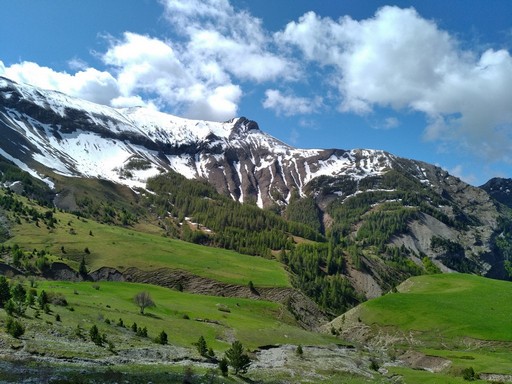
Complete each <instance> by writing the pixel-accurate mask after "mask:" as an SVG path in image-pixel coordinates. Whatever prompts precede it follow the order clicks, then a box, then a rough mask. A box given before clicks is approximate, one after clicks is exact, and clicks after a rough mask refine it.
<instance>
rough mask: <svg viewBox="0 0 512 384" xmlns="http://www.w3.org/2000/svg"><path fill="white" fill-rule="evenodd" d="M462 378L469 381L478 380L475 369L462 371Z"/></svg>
mask: <svg viewBox="0 0 512 384" xmlns="http://www.w3.org/2000/svg"><path fill="white" fill-rule="evenodd" d="M462 377H463V378H464V380H467V381H474V380H476V379H477V378H478V377H477V375H476V374H475V370H474V369H473V367H469V368H464V369H463V370H462Z"/></svg>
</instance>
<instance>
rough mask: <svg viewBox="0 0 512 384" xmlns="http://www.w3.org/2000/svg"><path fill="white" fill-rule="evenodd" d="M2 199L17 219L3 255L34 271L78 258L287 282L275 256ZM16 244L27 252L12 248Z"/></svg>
mask: <svg viewBox="0 0 512 384" xmlns="http://www.w3.org/2000/svg"><path fill="white" fill-rule="evenodd" d="M3 201H5V202H9V203H8V204H7V203H5V204H4V205H3V207H4V209H6V210H8V213H7V217H8V218H9V219H10V220H11V221H12V222H14V223H16V222H17V223H18V224H15V225H14V226H13V227H12V228H11V235H12V237H11V238H10V239H9V240H8V241H6V242H5V243H4V248H5V250H4V255H3V257H4V258H6V259H7V260H8V261H10V262H13V261H14V259H13V257H14V256H13V255H14V252H17V254H18V256H17V257H16V258H15V259H16V262H15V263H14V265H15V266H16V267H18V268H23V269H25V270H27V271H30V272H36V271H37V270H40V269H41V268H40V266H41V265H43V264H45V265H48V264H49V263H50V262H53V261H65V262H67V263H69V264H70V265H71V266H72V267H73V268H74V269H75V270H78V265H79V263H80V261H81V260H82V259H85V261H86V263H87V267H88V268H89V270H95V269H98V268H100V267H105V266H108V267H112V268H116V269H119V270H125V269H126V268H128V267H137V268H140V269H143V270H155V269H158V268H164V267H167V268H176V269H183V270H185V271H188V272H190V273H192V274H195V275H198V276H204V277H208V278H211V279H214V280H218V281H222V282H226V283H233V284H240V285H247V283H248V282H249V281H253V283H254V284H256V285H257V286H274V287H276V286H277V287H286V286H289V281H288V276H287V274H286V272H285V270H284V269H283V266H282V265H281V264H280V263H279V262H277V261H275V260H267V259H264V258H259V257H251V256H248V255H242V254H238V253H235V252H232V251H227V250H223V249H219V248H211V247H204V246H199V245H195V244H190V243H186V242H183V241H181V240H175V239H170V238H167V237H163V236H161V235H157V234H151V233H144V232H140V231H135V230H132V229H127V228H123V227H119V226H113V225H106V224H101V223H97V222H95V221H93V220H87V219H84V218H82V217H77V216H76V215H73V214H70V213H66V212H60V211H57V210H50V209H47V208H43V207H40V206H39V205H38V204H36V203H35V202H33V201H28V200H27V199H25V198H23V197H20V196H16V195H13V194H10V193H8V192H4V193H0V203H2V202H3ZM7 207H10V208H7ZM156 230H157V229H153V231H156ZM7 247H9V249H8V248H7ZM17 248H22V251H23V252H21V253H19V252H18V251H14V250H15V249H17ZM44 260H46V262H45V261H44ZM38 266H39V267H38Z"/></svg>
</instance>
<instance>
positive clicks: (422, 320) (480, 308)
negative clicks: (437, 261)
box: [361, 274, 512, 341]
mask: <svg viewBox="0 0 512 384" xmlns="http://www.w3.org/2000/svg"><path fill="white" fill-rule="evenodd" d="M511 298H512V283H510V282H506V281H500V280H492V279H486V278H483V277H478V276H473V275H464V274H442V275H429V276H418V277H413V278H411V279H409V280H408V281H407V282H406V283H404V284H403V285H402V286H401V289H400V293H398V294H388V295H385V296H383V297H381V298H378V299H376V300H371V301H369V302H367V303H365V304H364V306H363V307H362V309H363V310H362V311H361V318H362V319H363V321H364V322H365V323H366V324H378V325H381V326H395V327H398V328H400V329H402V330H407V331H408V330H413V331H420V332H426V333H429V334H432V335H436V337H437V338H442V339H445V340H447V341H449V340H451V339H454V338H457V339H458V338H462V337H467V338H473V339H479V340H493V341H512V320H511V313H512V300H511Z"/></svg>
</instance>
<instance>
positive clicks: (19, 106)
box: [0, 77, 512, 297]
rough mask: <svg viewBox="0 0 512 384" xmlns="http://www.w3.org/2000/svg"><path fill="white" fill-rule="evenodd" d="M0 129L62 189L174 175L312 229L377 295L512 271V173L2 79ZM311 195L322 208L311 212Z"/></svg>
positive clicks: (352, 277) (138, 183)
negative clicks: (287, 137) (497, 174)
mask: <svg viewBox="0 0 512 384" xmlns="http://www.w3.org/2000/svg"><path fill="white" fill-rule="evenodd" d="M0 131H1V134H2V140H1V142H0V155H1V156H2V157H4V158H5V159H7V160H9V161H11V162H12V163H13V164H15V165H16V166H17V167H19V168H20V169H22V170H24V171H26V172H28V173H30V174H31V175H32V176H34V177H35V178H37V179H40V180H43V181H44V182H45V183H46V184H47V185H48V186H49V187H50V188H51V189H53V190H54V191H55V193H57V192H58V191H60V190H62V189H65V186H64V185H63V183H65V181H63V180H69V178H86V179H98V180H103V181H105V180H106V181H110V182H112V183H116V184H122V185H125V186H128V187H130V188H133V189H135V190H138V189H144V188H146V181H147V180H148V178H150V177H154V176H158V175H162V174H165V173H166V172H169V171H174V172H176V173H179V174H181V175H183V176H185V177H186V178H187V179H189V180H198V181H202V182H207V183H209V184H210V185H212V186H213V187H214V188H215V189H216V191H217V192H218V193H220V194H223V195H226V196H228V197H230V198H232V199H233V200H234V201H237V202H240V203H248V204H255V205H257V206H258V207H260V208H265V209H270V210H272V211H273V212H277V213H279V214H280V215H282V216H284V217H285V218H287V219H288V220H294V221H299V222H302V223H305V224H308V225H312V227H316V230H318V231H320V232H322V235H325V236H326V238H327V241H328V242H330V244H331V246H332V249H336V247H339V249H341V250H342V251H341V252H342V253H343V255H344V267H343V268H341V269H338V270H337V273H339V272H342V274H343V276H345V277H346V278H347V279H348V280H349V281H350V283H351V285H352V286H353V287H354V288H355V289H356V290H357V291H358V292H361V293H363V294H364V295H366V296H367V297H373V296H378V295H380V294H382V293H383V292H385V291H386V290H388V289H391V288H392V286H394V285H396V284H397V283H398V282H400V281H402V280H403V279H405V278H406V277H407V276H409V275H411V274H417V273H421V271H423V272H425V271H426V270H428V269H429V268H430V269H431V270H432V269H434V270H435V269H436V268H437V269H439V270H441V271H453V270H455V271H457V270H458V271H465V272H471V273H478V274H482V275H488V276H492V277H498V278H507V276H508V275H507V273H506V268H505V266H506V265H507V263H506V262H507V258H508V256H507V255H508V253H507V250H505V249H503V247H504V246H503V245H502V244H501V243H500V244H498V245H497V242H496V238H497V237H498V236H506V235H508V232H507V228H508V227H507V225H509V224H508V223H509V221H508V220H509V219H508V218H509V216H510V212H509V208H510V207H511V206H512V198H511V197H510V191H511V190H512V181H511V180H506V179H493V180H491V181H489V182H488V183H486V184H485V185H484V186H482V188H477V187H473V186H471V185H468V184H466V183H464V182H463V181H461V180H460V179H458V178H456V177H454V176H452V175H450V174H448V173H447V172H446V171H444V170H442V169H440V168H439V167H436V166H434V165H431V164H427V163H424V162H420V161H415V160H409V159H404V158H400V157H397V156H394V155H392V154H390V153H387V152H385V151H379V150H368V149H354V150H341V149H297V148H294V147H292V146H289V145H287V144H285V143H283V142H281V141H279V140H277V139H275V138H274V137H272V136H270V135H268V134H266V133H265V132H263V131H262V130H260V128H259V127H258V124H257V123H256V122H254V121H251V120H248V119H246V118H243V117H241V118H236V119H233V120H230V121H228V122H223V123H217V122H206V121H196V120H188V119H183V118H179V117H176V116H172V115H169V114H165V113H161V112H156V111H153V110H150V109H146V108H128V109H114V108H110V107H107V106H103V105H98V104H94V103H90V102H87V101H84V100H80V99H76V98H73V97H70V96H67V95H64V94H62V93H59V92H55V91H48V90H43V89H39V88H36V87H33V86H30V85H25V84H18V83H15V82H13V81H11V80H8V79H6V78H1V77H0ZM305 201H310V202H311V204H312V205H313V206H314V209H313V210H310V211H308V212H309V213H307V214H306V216H307V217H304V215H303V213H304V212H305V211H304V209H302V208H301V204H302V203H304V202H305ZM301 202H302V203H301ZM311 212H312V213H311ZM316 222H317V223H318V225H316V224H315V223H316ZM311 223H313V224H311ZM275 251H278V250H275ZM511 257H512V254H511ZM320 264H322V263H320ZM324 267H325V266H324V265H320V266H319V268H321V270H322V271H324V272H325V271H327V272H325V273H326V274H329V272H328V270H324V269H323V268H324Z"/></svg>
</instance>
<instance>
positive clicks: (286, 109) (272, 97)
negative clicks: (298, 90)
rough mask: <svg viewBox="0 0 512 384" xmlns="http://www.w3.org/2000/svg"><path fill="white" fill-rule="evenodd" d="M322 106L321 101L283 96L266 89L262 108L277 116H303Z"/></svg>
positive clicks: (275, 91) (274, 90)
mask: <svg viewBox="0 0 512 384" xmlns="http://www.w3.org/2000/svg"><path fill="white" fill-rule="evenodd" d="M321 105H322V99H321V98H320V97H316V98H314V99H308V98H305V97H297V96H292V95H283V94H282V93H281V92H280V91H279V90H276V89H267V90H266V91H265V100H263V107H264V108H267V109H273V110H274V111H275V112H276V113H277V114H278V115H281V114H282V115H285V116H292V115H305V114H311V113H314V112H316V111H317V110H318V109H319V108H320V107H321Z"/></svg>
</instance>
